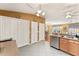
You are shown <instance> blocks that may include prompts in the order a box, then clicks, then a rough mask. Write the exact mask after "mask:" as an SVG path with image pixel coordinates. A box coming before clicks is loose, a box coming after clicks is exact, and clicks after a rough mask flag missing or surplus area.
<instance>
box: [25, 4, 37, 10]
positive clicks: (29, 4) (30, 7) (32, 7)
mask: <svg viewBox="0 0 79 59" xmlns="http://www.w3.org/2000/svg"><path fill="white" fill-rule="evenodd" d="M26 5H27V6H28V7H29V8H31V9H32V10H34V11H36V9H35V8H34V7H32V6H31V5H30V4H27V3H26Z"/></svg>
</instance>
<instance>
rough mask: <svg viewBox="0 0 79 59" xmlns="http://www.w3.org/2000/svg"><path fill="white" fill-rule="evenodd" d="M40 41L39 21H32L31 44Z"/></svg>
mask: <svg viewBox="0 0 79 59" xmlns="http://www.w3.org/2000/svg"><path fill="white" fill-rule="evenodd" d="M37 41H38V23H37V22H31V44H32V43H35V42H37Z"/></svg>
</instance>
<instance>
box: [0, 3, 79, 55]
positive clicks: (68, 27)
mask: <svg viewBox="0 0 79 59" xmlns="http://www.w3.org/2000/svg"><path fill="white" fill-rule="evenodd" d="M24 6H26V7H24ZM50 6H51V7H50ZM0 28H1V30H0V55H1V56H3V55H4V56H7V55H11V56H14V55H19V56H79V4H74V3H73V4H68V3H47V4H33V3H11V4H9V3H0ZM30 51H31V52H30ZM41 52H42V53H41Z"/></svg>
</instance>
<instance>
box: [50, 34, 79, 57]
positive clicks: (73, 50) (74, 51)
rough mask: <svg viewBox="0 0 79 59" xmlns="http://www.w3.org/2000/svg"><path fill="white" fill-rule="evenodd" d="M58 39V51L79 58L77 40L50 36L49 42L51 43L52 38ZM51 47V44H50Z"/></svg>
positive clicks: (78, 41) (78, 43) (78, 42)
mask: <svg viewBox="0 0 79 59" xmlns="http://www.w3.org/2000/svg"><path fill="white" fill-rule="evenodd" d="M54 36H55V37H60V39H59V49H60V50H61V51H64V52H66V53H69V54H71V55H75V56H79V40H78V39H74V38H68V37H62V35H50V37H51V39H50V41H53V40H54V38H53V37H54ZM50 45H51V42H50Z"/></svg>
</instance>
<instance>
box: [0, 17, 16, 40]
mask: <svg viewBox="0 0 79 59" xmlns="http://www.w3.org/2000/svg"><path fill="white" fill-rule="evenodd" d="M11 20H13V18H10V17H5V16H0V40H6V39H10V38H12V39H13V35H12V23H11ZM14 24H15V23H14ZM14 32H15V31H14Z"/></svg>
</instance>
